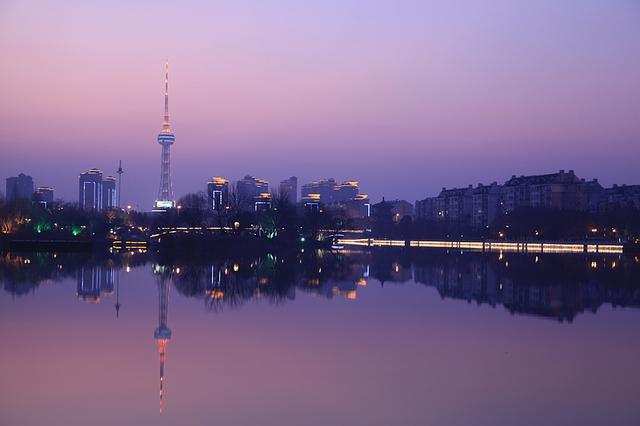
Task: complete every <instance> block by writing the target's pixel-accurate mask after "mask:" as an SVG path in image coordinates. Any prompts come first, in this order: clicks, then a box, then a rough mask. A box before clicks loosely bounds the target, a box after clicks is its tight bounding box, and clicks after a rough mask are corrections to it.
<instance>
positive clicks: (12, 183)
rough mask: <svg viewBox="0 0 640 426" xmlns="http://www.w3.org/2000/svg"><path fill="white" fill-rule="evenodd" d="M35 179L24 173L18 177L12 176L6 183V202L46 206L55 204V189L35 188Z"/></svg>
mask: <svg viewBox="0 0 640 426" xmlns="http://www.w3.org/2000/svg"><path fill="white" fill-rule="evenodd" d="M34 188H35V186H34V183H33V178H32V177H31V176H29V175H25V174H24V173H20V174H19V175H18V176H11V177H8V178H7V181H6V192H5V194H6V200H7V202H9V203H13V202H16V201H18V200H27V201H34V200H35V201H39V202H41V203H43V204H45V205H47V204H48V203H52V202H53V188H52V187H50V186H39V187H37V188H35V189H34Z"/></svg>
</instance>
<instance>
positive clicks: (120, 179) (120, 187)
mask: <svg viewBox="0 0 640 426" xmlns="http://www.w3.org/2000/svg"><path fill="white" fill-rule="evenodd" d="M116 173H118V205H117V206H116V207H118V208H120V194H121V193H122V174H123V173H124V170H122V160H120V164H118V171H117V172H116Z"/></svg>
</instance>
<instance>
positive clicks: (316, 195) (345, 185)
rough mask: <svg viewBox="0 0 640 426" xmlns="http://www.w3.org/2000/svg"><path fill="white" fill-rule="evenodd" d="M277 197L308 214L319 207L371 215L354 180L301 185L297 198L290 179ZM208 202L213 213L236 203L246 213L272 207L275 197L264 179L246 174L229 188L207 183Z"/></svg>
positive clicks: (294, 179)
mask: <svg viewBox="0 0 640 426" xmlns="http://www.w3.org/2000/svg"><path fill="white" fill-rule="evenodd" d="M277 196H278V197H280V198H281V199H283V200H286V201H288V202H289V203H291V204H294V205H296V204H299V205H301V206H303V207H304V208H305V209H308V210H311V211H313V210H319V209H320V208H322V207H324V208H328V209H332V208H342V209H344V210H345V212H346V213H347V215H348V216H350V217H354V218H364V217H368V216H369V215H370V204H369V196H368V195H366V194H360V189H359V186H358V182H356V181H353V180H348V181H344V182H342V183H338V182H336V180H335V179H333V178H330V179H323V180H320V181H315V182H311V183H307V184H304V185H302V188H301V194H300V198H298V178H297V177H295V176H291V177H289V178H287V179H285V180H283V181H281V182H280V184H279V186H278V192H277ZM207 200H208V205H209V208H210V209H213V210H220V209H224V208H227V207H228V206H230V205H231V204H235V205H237V206H239V207H240V208H241V209H242V210H245V211H264V210H268V209H270V208H272V206H273V200H274V194H272V193H271V192H270V191H269V182H268V181H266V180H265V179H260V178H256V177H254V176H252V175H246V176H244V177H243V178H242V179H240V180H238V181H237V182H236V183H235V186H234V187H231V185H230V182H229V180H228V179H226V178H223V177H219V176H216V177H213V178H212V179H211V181H209V182H208V183H207ZM298 200H300V201H298Z"/></svg>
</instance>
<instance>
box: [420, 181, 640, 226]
mask: <svg viewBox="0 0 640 426" xmlns="http://www.w3.org/2000/svg"><path fill="white" fill-rule="evenodd" d="M627 206H629V207H635V208H640V185H630V186H627V185H622V186H617V185H614V186H613V187H612V188H603V187H602V185H600V183H599V182H598V180H597V179H593V180H590V181H587V180H585V179H581V178H578V177H577V176H576V175H575V173H574V172H573V170H569V171H568V172H565V171H564V170H560V171H559V172H558V173H551V174H545V175H532V176H515V175H514V176H512V177H511V179H509V180H507V181H506V182H505V183H504V184H503V185H498V183H496V182H493V183H492V184H490V185H483V184H478V186H477V187H475V188H474V187H473V186H472V185H469V186H468V187H466V188H451V189H447V188H442V191H440V194H439V195H438V196H436V197H428V198H425V199H424V200H419V201H416V204H415V215H416V216H417V217H420V218H424V219H428V220H434V221H442V222H446V223H453V224H470V225H472V226H473V227H476V228H481V227H485V226H488V225H490V224H491V223H492V222H493V220H494V219H495V218H496V217H497V216H498V215H501V214H509V213H510V212H512V211H514V210H515V209H517V208H519V207H536V208H551V209H560V210H577V211H584V212H590V213H595V212H599V211H604V210H607V209H609V208H614V207H627Z"/></svg>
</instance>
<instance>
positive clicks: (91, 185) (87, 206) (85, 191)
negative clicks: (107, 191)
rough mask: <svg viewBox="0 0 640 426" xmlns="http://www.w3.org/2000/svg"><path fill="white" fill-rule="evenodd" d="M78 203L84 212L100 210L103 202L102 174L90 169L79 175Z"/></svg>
mask: <svg viewBox="0 0 640 426" xmlns="http://www.w3.org/2000/svg"><path fill="white" fill-rule="evenodd" d="M78 190H79V194H78V203H79V205H80V208H81V209H84V210H100V209H102V202H103V200H104V198H103V195H102V172H101V171H100V170H98V169H90V170H89V171H87V172H85V173H82V174H80V179H79V188H78Z"/></svg>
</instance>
